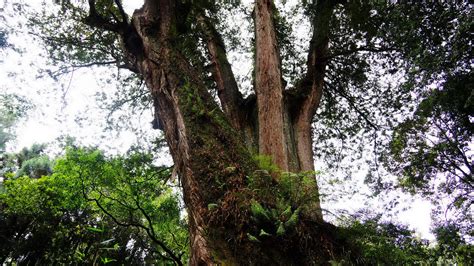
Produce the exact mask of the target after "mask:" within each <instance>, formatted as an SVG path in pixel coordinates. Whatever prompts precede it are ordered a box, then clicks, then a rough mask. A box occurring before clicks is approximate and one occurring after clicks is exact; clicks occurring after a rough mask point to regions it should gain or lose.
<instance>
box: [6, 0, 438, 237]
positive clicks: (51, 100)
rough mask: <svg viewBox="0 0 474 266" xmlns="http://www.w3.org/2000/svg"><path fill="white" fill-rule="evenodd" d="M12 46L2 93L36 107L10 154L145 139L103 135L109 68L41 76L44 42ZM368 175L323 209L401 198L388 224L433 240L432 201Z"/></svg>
mask: <svg viewBox="0 0 474 266" xmlns="http://www.w3.org/2000/svg"><path fill="white" fill-rule="evenodd" d="M29 2H31V4H32V8H37V7H39V6H40V5H41V1H34V2H32V1H29ZM140 2H141V1H131V0H130V1H124V6H125V9H126V11H127V13H129V14H132V13H133V10H134V9H136V8H139V7H140V6H141V3H140ZM290 2H291V1H290ZM8 3H9V2H7V1H4V2H3V4H2V3H0V11H2V13H3V14H2V15H3V16H5V15H6V16H5V19H4V21H3V22H5V21H6V22H7V23H10V24H14V23H20V24H24V23H25V22H26V21H25V20H24V18H21V17H16V16H13V15H12V13H10V12H11V6H9V4H8ZM10 3H11V2H10ZM290 4H291V3H290ZM2 5H3V6H2ZM0 18H1V17H0ZM237 19H239V18H237ZM300 26H301V27H303V28H301V27H300V28H298V29H296V30H297V31H298V32H299V35H303V34H304V32H305V30H304V27H306V26H305V25H304V23H301V25H300ZM305 37H306V38H307V36H302V37H301V38H302V39H304V38H305ZM9 42H11V43H12V44H14V45H15V46H16V47H17V48H19V49H22V50H23V51H24V52H23V53H21V54H20V53H16V52H13V51H11V50H7V51H0V56H1V57H0V90H1V92H2V93H3V92H12V93H17V94H19V95H22V96H25V97H27V98H28V99H30V100H31V102H32V103H33V104H34V105H35V108H34V109H33V110H32V111H31V112H30V113H29V115H28V117H27V119H24V120H22V121H20V123H19V125H18V128H17V130H16V132H17V139H16V140H15V141H14V142H11V143H10V145H9V146H8V148H9V151H11V152H14V151H18V150H20V149H21V148H23V147H28V146H31V145H32V144H34V143H48V142H54V141H55V140H56V139H57V138H59V137H60V136H65V135H70V136H73V137H75V138H76V139H77V140H78V142H79V143H81V144H83V145H94V146H98V147H99V148H101V149H103V150H107V151H108V152H109V153H112V154H113V153H124V152H125V151H126V150H127V149H128V148H129V147H130V145H132V144H134V143H137V142H138V141H144V139H143V138H142V137H143V136H142V134H137V133H134V132H133V131H130V130H123V131H104V127H105V126H106V113H105V112H104V111H103V109H101V107H100V104H98V103H97V101H96V98H97V96H96V95H97V94H98V93H100V94H105V95H108V96H112V95H113V94H114V93H115V92H116V84H115V82H114V81H113V80H109V81H104V80H103V77H104V76H107V75H110V70H108V69H105V68H94V69H83V70H77V71H75V72H73V73H70V74H67V75H64V76H62V77H60V78H59V79H58V80H57V81H56V80H53V79H51V78H50V77H48V76H47V75H41V73H40V72H39V71H40V69H42V68H44V67H51V66H50V65H49V62H48V60H47V55H46V54H45V52H44V51H43V50H42V47H41V44H40V43H39V42H38V41H35V40H33V39H32V38H31V36H29V35H28V34H27V28H23V30H21V31H19V32H18V33H17V34H16V35H15V34H12V35H10V36H9ZM249 56H251V55H249V54H245V55H243V54H230V60H231V61H232V62H233V63H234V64H233V69H234V71H235V72H236V74H237V75H239V76H248V69H250V68H249V66H248V65H246V64H248V63H249V62H251V60H248V59H249ZM239 60H240V61H239ZM242 61H243V62H245V63H242ZM247 85H249V84H247ZM244 86H245V85H244ZM151 119H152V111H151V110H150V112H144V113H141V114H134V115H133V121H132V122H133V126H134V127H135V128H138V129H139V131H140V132H142V133H143V135H149V136H158V135H159V134H160V133H159V132H157V131H154V130H152V129H151V126H150V121H151ZM159 163H164V164H168V165H170V164H172V162H171V158H170V156H169V155H167V154H163V156H162V158H161V160H160V161H159ZM325 170H327V171H323V173H329V171H328V169H325ZM364 177H365V173H364V171H361V172H359V173H357V174H356V175H354V176H353V178H352V179H351V180H347V183H345V184H339V187H338V189H340V190H341V191H343V192H344V193H345V194H344V193H342V194H341V195H342V196H341V197H340V198H339V199H337V201H334V200H331V201H330V202H331V203H330V204H326V203H325V201H324V197H323V202H322V207H323V208H326V209H328V210H330V211H331V212H336V213H340V212H341V210H344V211H346V212H348V213H354V212H356V211H357V210H359V209H362V208H365V209H369V210H377V211H380V212H384V211H385V210H386V209H387V206H388V205H390V204H391V203H390V202H389V201H388V200H387V199H390V198H394V197H396V196H399V197H400V203H398V204H396V206H395V207H394V208H393V209H392V208H391V209H392V211H391V213H387V216H386V218H385V220H393V221H400V222H403V223H407V224H409V226H410V228H412V229H415V230H416V231H417V232H418V234H420V236H421V237H423V238H427V239H430V240H433V238H434V237H433V235H432V234H431V233H430V232H429V229H430V222H431V219H430V212H431V204H430V203H429V202H427V201H425V200H422V199H420V198H413V197H411V196H409V195H401V194H400V192H397V191H392V192H390V193H386V194H384V195H379V196H378V197H372V196H371V191H370V190H369V189H368V188H367V186H366V185H364V184H363V179H364ZM329 178H330V176H329V175H328V174H323V176H321V179H323V182H322V184H321V189H322V193H323V194H324V192H325V191H324V190H325V188H327V187H330V185H328V184H329V182H328V181H327V180H328V179H329ZM324 180H326V181H324ZM326 218H327V219H332V220H335V218H334V217H332V216H331V215H330V214H328V215H326Z"/></svg>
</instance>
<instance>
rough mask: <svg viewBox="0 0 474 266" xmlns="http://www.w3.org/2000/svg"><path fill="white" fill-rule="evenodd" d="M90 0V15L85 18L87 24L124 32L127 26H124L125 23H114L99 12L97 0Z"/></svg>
mask: <svg viewBox="0 0 474 266" xmlns="http://www.w3.org/2000/svg"><path fill="white" fill-rule="evenodd" d="M88 2H89V15H88V16H87V17H86V18H85V19H84V23H85V24H86V25H89V26H91V27H95V28H99V29H103V30H108V31H113V32H117V33H123V32H124V29H125V28H126V27H124V24H121V23H120V24H119V23H113V22H112V21H109V20H108V19H106V18H104V17H103V16H101V15H100V14H99V13H98V12H97V9H96V8H95V0H89V1H88Z"/></svg>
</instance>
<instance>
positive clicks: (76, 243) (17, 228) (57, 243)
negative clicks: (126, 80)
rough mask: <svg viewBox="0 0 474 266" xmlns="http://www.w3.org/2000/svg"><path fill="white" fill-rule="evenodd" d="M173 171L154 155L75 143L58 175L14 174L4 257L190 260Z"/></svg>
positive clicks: (5, 202) (2, 202) (3, 197)
mask: <svg viewBox="0 0 474 266" xmlns="http://www.w3.org/2000/svg"><path fill="white" fill-rule="evenodd" d="M25 153H26V152H25V151H24V152H23V154H25ZM18 157H21V156H18ZM34 158H42V157H41V156H40V157H34ZM34 158H33V159H34ZM33 159H29V160H26V161H24V162H23V165H24V164H25V163H28V162H30V161H31V160H33ZM34 167H35V166H32V168H34ZM39 168H41V167H39ZM32 173H36V171H34V170H33V172H32ZM24 174H28V173H27V172H24ZM169 174H170V173H169V172H168V168H157V167H155V166H153V164H152V157H151V156H149V155H144V154H139V153H133V154H130V155H129V156H128V157H115V158H107V157H106V156H104V155H103V154H102V153H101V152H99V151H97V150H88V149H72V148H71V149H70V150H69V151H68V152H67V154H66V156H65V157H62V158H59V159H57V160H56V161H55V166H54V171H53V174H51V175H42V176H41V177H38V176H35V178H33V177H32V176H31V177H29V176H27V175H21V177H18V178H14V177H13V175H12V174H10V175H9V179H8V180H6V181H5V182H4V186H5V190H4V192H3V193H1V194H0V206H1V207H0V208H1V209H2V212H1V213H2V214H1V216H0V222H1V223H2V226H1V228H2V229H1V232H0V237H1V238H2V239H3V240H4V241H3V240H2V241H1V242H2V245H1V246H0V251H1V252H0V254H1V256H0V258H1V260H2V262H8V261H14V262H18V263H40V264H50V263H58V262H62V263H91V264H95V263H98V262H99V261H102V263H104V264H105V263H106V262H112V261H115V262H118V263H125V264H137V263H138V264H143V263H146V262H147V261H149V260H151V261H162V262H163V263H164V264H167V263H172V261H174V259H172V258H171V257H172V256H176V259H178V260H183V261H185V260H186V256H187V255H186V254H187V231H186V226H185V224H184V223H183V221H182V220H181V218H180V217H181V215H180V208H179V207H178V201H177V198H176V196H175V193H173V192H172V190H171V189H170V188H169V187H168V185H166V180H167V178H169ZM17 175H18V174H17ZM175 263H176V261H175Z"/></svg>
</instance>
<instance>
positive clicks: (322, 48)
mask: <svg viewBox="0 0 474 266" xmlns="http://www.w3.org/2000/svg"><path fill="white" fill-rule="evenodd" d="M334 5H335V3H334V2H333V1H329V0H322V1H317V4H316V7H315V8H316V14H315V16H314V19H313V22H312V24H313V37H312V38H311V43H310V51H309V54H308V60H307V68H308V70H307V73H306V76H305V78H304V79H303V81H302V82H301V83H300V84H299V86H298V88H297V90H296V96H297V97H296V99H297V101H298V104H297V106H298V107H299V109H297V110H295V113H294V115H296V121H298V120H301V123H302V122H305V123H311V121H312V119H313V116H314V114H315V113H316V110H317V108H318V106H319V102H320V101H321V96H322V93H323V86H324V77H325V73H326V66H327V60H328V45H329V27H330V25H329V22H330V20H331V16H332V13H333V8H334Z"/></svg>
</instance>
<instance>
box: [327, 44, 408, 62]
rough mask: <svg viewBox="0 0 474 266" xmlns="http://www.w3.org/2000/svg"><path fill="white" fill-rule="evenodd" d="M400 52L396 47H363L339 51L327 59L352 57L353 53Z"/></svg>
mask: <svg viewBox="0 0 474 266" xmlns="http://www.w3.org/2000/svg"><path fill="white" fill-rule="evenodd" d="M396 51H399V50H398V49H396V48H394V47H370V46H362V47H357V48H354V49H351V50H345V51H339V52H335V53H331V54H328V55H327V56H326V59H327V60H329V59H332V58H335V57H339V56H344V55H350V54H353V53H358V52H372V53H383V52H396Z"/></svg>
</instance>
